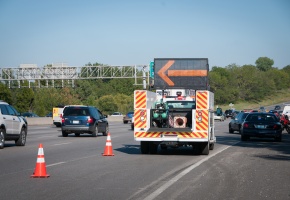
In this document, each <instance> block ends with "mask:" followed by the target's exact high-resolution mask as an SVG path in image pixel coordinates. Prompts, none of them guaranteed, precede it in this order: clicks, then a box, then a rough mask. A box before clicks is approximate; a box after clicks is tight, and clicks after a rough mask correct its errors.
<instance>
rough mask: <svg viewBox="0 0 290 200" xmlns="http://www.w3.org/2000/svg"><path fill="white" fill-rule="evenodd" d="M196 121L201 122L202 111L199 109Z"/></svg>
mask: <svg viewBox="0 0 290 200" xmlns="http://www.w3.org/2000/svg"><path fill="white" fill-rule="evenodd" d="M197 114H198V118H197V119H198V122H201V121H202V112H201V111H198V113H197Z"/></svg>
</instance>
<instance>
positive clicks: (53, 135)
mask: <svg viewBox="0 0 290 200" xmlns="http://www.w3.org/2000/svg"><path fill="white" fill-rule="evenodd" d="M46 137H55V136H54V135H49V136H40V137H38V138H46Z"/></svg>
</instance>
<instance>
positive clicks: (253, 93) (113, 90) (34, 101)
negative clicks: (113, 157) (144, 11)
mask: <svg viewBox="0 0 290 200" xmlns="http://www.w3.org/2000/svg"><path fill="white" fill-rule="evenodd" d="M255 64H256V65H243V66H238V65H236V64H231V65H228V66H225V67H218V66H213V67H211V70H210V72H209V85H210V90H211V91H212V92H214V93H215V105H216V106H219V107H221V108H222V109H223V110H226V109H229V108H230V107H229V104H230V103H232V104H234V107H235V109H237V110H242V109H244V108H259V107H260V106H268V105H273V104H279V103H282V102H285V101H289V100H290V87H289V86H288V84H289V83H290V65H287V66H285V67H284V68H282V69H278V68H276V67H273V66H274V61H273V60H272V59H270V58H267V57H260V58H258V59H257V60H256V63H255ZM95 65H100V64H98V63H96V64H95ZM13 84H15V86H17V83H16V82H15V83H12V85H13ZM56 84H57V81H56ZM35 85H39V83H37V82H36V83H35ZM136 89H142V86H140V85H138V86H136V85H134V80H133V79H92V80H76V81H75V87H59V88H45V87H41V88H37V87H30V88H29V87H28V82H27V87H22V88H9V87H8V85H6V84H5V83H0V99H1V100H4V101H6V102H8V103H10V104H12V105H13V106H14V107H15V108H16V109H17V110H18V111H19V112H27V111H30V112H34V113H36V114H38V115H39V116H45V115H46V114H47V113H49V112H51V111H52V108H53V107H55V106H58V105H71V104H84V105H93V106H97V107H98V108H99V109H100V110H102V111H103V112H104V114H112V113H113V112H117V111H118V112H122V113H123V114H125V113H127V112H128V111H132V110H133V103H134V99H133V93H134V90H136Z"/></svg>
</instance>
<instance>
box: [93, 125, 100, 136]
mask: <svg viewBox="0 0 290 200" xmlns="http://www.w3.org/2000/svg"><path fill="white" fill-rule="evenodd" d="M98 132H99V131H98V126H97V125H96V127H95V130H94V131H93V132H92V136H93V137H97V134H98Z"/></svg>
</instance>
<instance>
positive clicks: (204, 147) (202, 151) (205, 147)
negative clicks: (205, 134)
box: [200, 142, 209, 155]
mask: <svg viewBox="0 0 290 200" xmlns="http://www.w3.org/2000/svg"><path fill="white" fill-rule="evenodd" d="M200 154H201V155H208V154H209V142H203V143H201V144H200Z"/></svg>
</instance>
